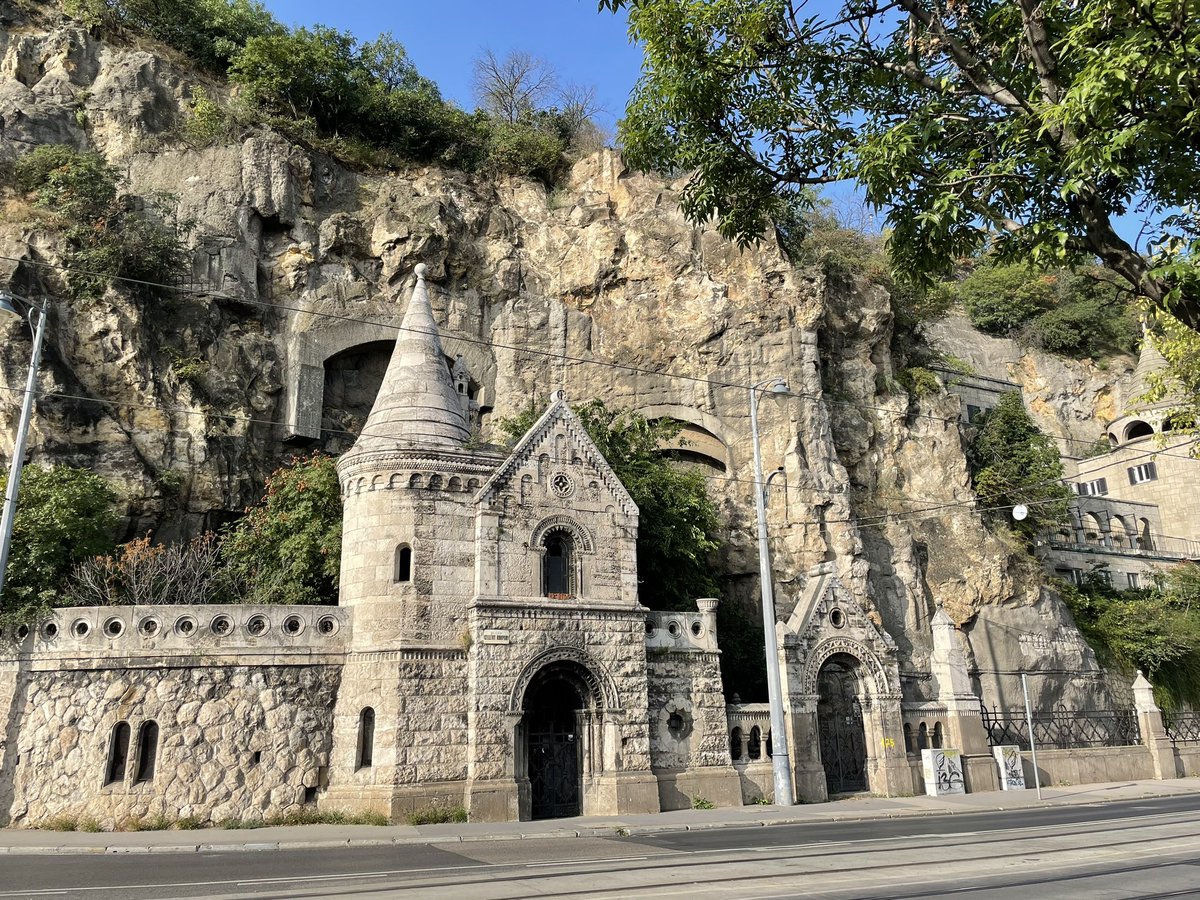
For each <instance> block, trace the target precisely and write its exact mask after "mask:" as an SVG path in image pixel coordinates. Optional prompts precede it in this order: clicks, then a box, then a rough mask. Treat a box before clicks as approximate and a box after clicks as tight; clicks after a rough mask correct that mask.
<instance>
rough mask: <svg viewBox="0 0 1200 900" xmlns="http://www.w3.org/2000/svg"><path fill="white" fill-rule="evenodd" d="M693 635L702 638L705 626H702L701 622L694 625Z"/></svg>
mask: <svg viewBox="0 0 1200 900" xmlns="http://www.w3.org/2000/svg"><path fill="white" fill-rule="evenodd" d="M692 634H693V635H695V636H696V637H700V635H702V634H704V626H703V625H701V624H700V622H699V621H696V622H693V623H692Z"/></svg>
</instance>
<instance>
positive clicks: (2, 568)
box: [0, 290, 46, 604]
mask: <svg viewBox="0 0 1200 900" xmlns="http://www.w3.org/2000/svg"><path fill="white" fill-rule="evenodd" d="M13 316H16V317H17V318H20V319H24V320H25V322H26V323H27V324H28V325H29V330H30V331H31V332H32V334H33V353H32V354H31V355H30V357H29V376H28V378H26V380H25V395H24V397H23V398H22V402H21V420H20V422H19V423H18V425H17V438H16V441H14V443H13V455H12V461H11V462H10V463H9V467H8V485H7V487H6V488H5V491H4V513H3V515H0V604H3V601H4V576H5V574H6V573H7V572H8V549H9V545H10V544H11V543H12V531H13V519H14V518H15V516H16V513H17V491H19V490H20V488H21V468H22V466H23V465H24V462H25V438H26V437H27V436H28V434H29V420H30V418H31V417H32V415H33V395H34V394H35V393H36V391H37V373H38V364H39V363H40V362H41V359H42V337H43V336H44V335H45V333H46V306H45V304H44V303H43V304H41V305H39V304H37V303H35V302H34V301H32V300H28V299H26V298H25V297H19V296H17V295H16V294H14V293H12V292H10V291H6V290H0V317H4V318H11V317H13Z"/></svg>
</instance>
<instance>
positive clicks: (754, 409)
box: [750, 378, 796, 806]
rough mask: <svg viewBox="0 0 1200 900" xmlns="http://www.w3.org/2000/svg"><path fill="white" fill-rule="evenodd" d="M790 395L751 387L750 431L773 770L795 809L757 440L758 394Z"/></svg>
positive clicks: (783, 385) (778, 788)
mask: <svg viewBox="0 0 1200 900" xmlns="http://www.w3.org/2000/svg"><path fill="white" fill-rule="evenodd" d="M760 393H762V394H772V395H774V396H779V395H781V394H787V393H789V391H788V386H787V382H786V381H784V380H783V379H782V378H768V379H767V380H766V381H760V382H759V383H758V384H756V385H754V387H752V388H750V432H751V435H752V437H753V439H754V507H755V511H756V512H757V513H758V572H759V585H760V587H761V589H762V617H763V644H764V650H765V652H766V655H767V695H768V698H769V699H770V701H771V703H770V705H771V737H772V740H771V769H772V773H773V775H774V781H775V802H776V803H777V804H778V805H780V806H792V805H793V804H794V803H795V802H796V801H795V794H794V793H793V791H792V769H791V765H790V764H789V761H788V741H787V733H786V732H785V730H784V728H785V726H784V723H783V686H782V684H781V682H780V678H779V644H778V641H777V639H776V636H775V591H774V587H773V584H772V580H771V555H770V553H771V551H770V548H769V547H768V546H767V506H766V500H767V497H766V493H767V485H766V483H765V482H764V481H763V472H762V448H761V446H760V445H759V439H758V401H759V394H760Z"/></svg>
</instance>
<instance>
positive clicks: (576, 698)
mask: <svg viewBox="0 0 1200 900" xmlns="http://www.w3.org/2000/svg"><path fill="white" fill-rule="evenodd" d="M522 710H523V716H522V720H521V732H522V737H521V744H522V750H523V751H524V752H523V753H522V761H523V766H522V768H524V770H525V771H524V772H522V773H520V776H521V777H522V778H523V779H524V780H526V781H527V783H528V785H529V788H528V791H529V794H528V797H529V801H528V802H529V806H528V816H529V818H532V819H554V818H561V817H563V816H578V815H580V814H581V813H582V812H583V792H584V782H585V780H586V779H587V777H588V776H590V774H591V770H592V764H591V763H592V760H591V757H592V751H593V749H594V746H595V743H596V734H595V731H596V724H597V722H598V721H599V713H600V710H599V703H598V701H597V692H596V691H595V689H594V679H593V678H591V677H590V676H589V673H588V671H587V669H585V668H584V667H583V666H581V665H580V664H579V663H577V662H574V661H571V660H559V661H556V662H552V663H549V664H548V665H546V666H545V667H543V668H542V669H540V670H539V671H538V673H537V674H536V675H535V676H534V677H533V680H532V681H531V682H530V684H529V688H528V689H527V690H526V691H525V699H524V701H523V704H522Z"/></svg>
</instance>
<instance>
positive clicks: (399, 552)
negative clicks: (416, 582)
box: [396, 544, 412, 584]
mask: <svg viewBox="0 0 1200 900" xmlns="http://www.w3.org/2000/svg"><path fill="white" fill-rule="evenodd" d="M408 581H412V547H410V546H408V544H401V545H400V546H399V547H397V548H396V583H397V584H403V583H405V582H408Z"/></svg>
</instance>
